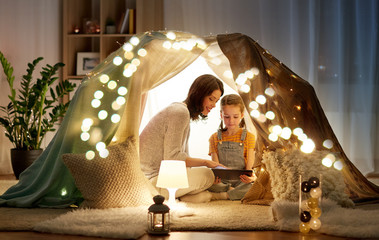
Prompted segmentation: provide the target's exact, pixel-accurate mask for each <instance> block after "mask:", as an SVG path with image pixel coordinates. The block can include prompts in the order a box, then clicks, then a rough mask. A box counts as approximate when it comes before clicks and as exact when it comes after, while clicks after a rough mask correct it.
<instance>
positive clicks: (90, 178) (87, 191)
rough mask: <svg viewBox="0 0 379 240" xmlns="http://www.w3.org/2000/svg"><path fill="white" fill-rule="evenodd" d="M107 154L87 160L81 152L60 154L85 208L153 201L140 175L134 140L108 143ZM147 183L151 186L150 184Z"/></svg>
mask: <svg viewBox="0 0 379 240" xmlns="http://www.w3.org/2000/svg"><path fill="white" fill-rule="evenodd" d="M108 151H109V156H108V157H107V158H101V157H100V156H96V157H95V158H94V159H92V160H87V159H86V157H85V155H84V154H71V153H70V154H63V155H62V158H63V162H64V163H65V165H66V166H67V167H68V169H69V170H70V172H71V174H72V176H73V177H74V179H75V183H76V186H77V188H78V189H79V190H80V192H81V193H82V195H83V198H84V201H83V203H82V204H81V206H80V207H84V208H115V207H127V206H130V207H131V206H139V205H148V204H151V203H152V194H151V193H150V189H151V188H153V187H152V185H151V184H150V182H149V181H148V180H147V179H146V178H145V176H144V175H143V173H142V171H141V169H140V164H139V158H138V152H137V147H136V141H135V139H134V138H133V137H129V138H128V139H127V140H126V141H125V142H123V143H119V144H115V145H111V146H109V147H108ZM149 185H150V186H149Z"/></svg>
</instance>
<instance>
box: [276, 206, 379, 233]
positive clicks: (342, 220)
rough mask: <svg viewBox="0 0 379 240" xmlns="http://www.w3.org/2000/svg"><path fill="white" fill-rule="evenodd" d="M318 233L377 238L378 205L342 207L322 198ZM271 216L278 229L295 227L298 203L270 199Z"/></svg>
mask: <svg viewBox="0 0 379 240" xmlns="http://www.w3.org/2000/svg"><path fill="white" fill-rule="evenodd" d="M321 204H322V205H321V209H322V214H321V216H320V218H319V219H320V221H321V228H320V229H319V230H317V232H319V233H324V234H328V235H334V236H340V237H351V238H376V239H378V238H379V208H376V210H365V209H352V208H342V207H340V206H339V205H337V204H336V203H335V202H333V201H331V200H328V199H323V200H322V203H321ZM271 207H272V213H273V218H274V219H276V220H277V224H278V227H279V229H280V230H283V231H291V232H298V231H299V224H300V218H299V206H298V203H297V202H289V201H274V202H273V203H272V204H271Z"/></svg>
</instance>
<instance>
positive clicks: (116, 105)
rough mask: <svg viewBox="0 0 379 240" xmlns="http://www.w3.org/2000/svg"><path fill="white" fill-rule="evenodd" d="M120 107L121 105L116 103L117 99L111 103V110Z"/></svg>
mask: <svg viewBox="0 0 379 240" xmlns="http://www.w3.org/2000/svg"><path fill="white" fill-rule="evenodd" d="M120 108H121V105H119V104H118V103H117V101H114V102H113V103H112V109H113V110H115V111H117V110H119V109H120Z"/></svg>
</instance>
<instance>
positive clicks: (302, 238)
mask: <svg viewBox="0 0 379 240" xmlns="http://www.w3.org/2000/svg"><path fill="white" fill-rule="evenodd" d="M1 179H15V178H14V176H9V175H7V176H1V175H0V180H1ZM254 239H259V240H341V239H347V238H341V237H335V236H329V235H324V234H319V233H314V232H313V233H310V234H301V233H291V232H281V231H218V232H195V231H191V232H171V233H170V234H169V235H167V236H152V235H148V234H145V235H143V236H142V237H141V238H139V240H254ZM349 239H357V238H349ZM0 240H114V238H100V237H86V236H77V235H61V234H50V233H38V232H27V231H17V232H1V231H0Z"/></svg>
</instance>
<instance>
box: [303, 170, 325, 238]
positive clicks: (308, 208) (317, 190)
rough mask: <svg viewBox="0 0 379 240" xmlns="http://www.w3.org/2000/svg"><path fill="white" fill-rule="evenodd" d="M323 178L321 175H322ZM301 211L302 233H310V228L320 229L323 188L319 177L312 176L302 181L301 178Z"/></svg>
mask: <svg viewBox="0 0 379 240" xmlns="http://www.w3.org/2000/svg"><path fill="white" fill-rule="evenodd" d="M320 179H321V175H320ZM299 183H300V186H299V187H300V189H299V213H300V220H301V223H300V225H299V231H300V232H301V233H308V232H309V231H310V230H315V231H316V230H318V229H320V227H321V221H320V219H319V217H320V216H321V212H322V211H321V208H320V207H319V201H321V196H322V190H321V182H320V180H319V178H317V177H311V178H309V179H308V181H303V182H302V181H301V175H300V178H299Z"/></svg>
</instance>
